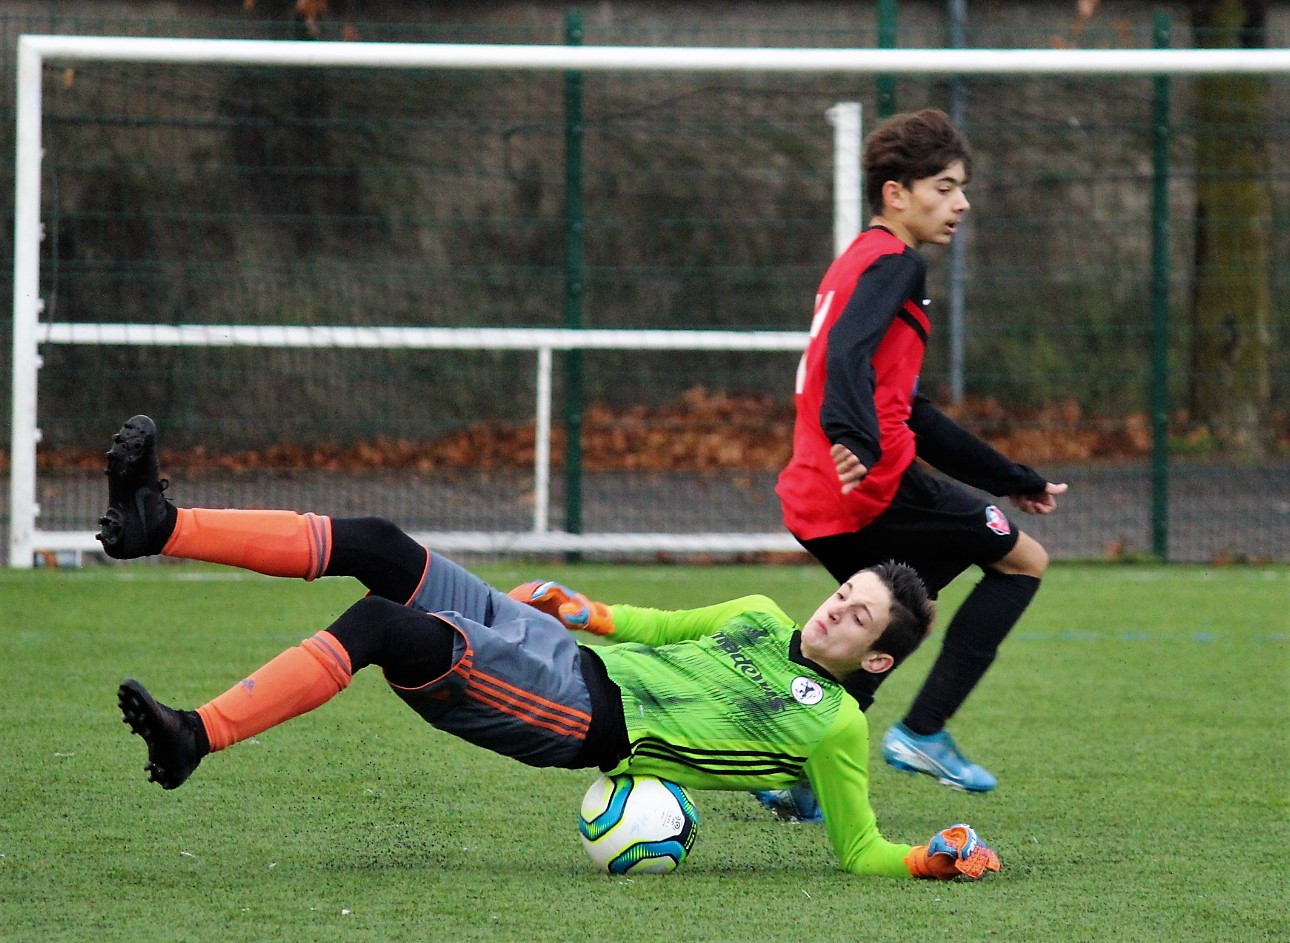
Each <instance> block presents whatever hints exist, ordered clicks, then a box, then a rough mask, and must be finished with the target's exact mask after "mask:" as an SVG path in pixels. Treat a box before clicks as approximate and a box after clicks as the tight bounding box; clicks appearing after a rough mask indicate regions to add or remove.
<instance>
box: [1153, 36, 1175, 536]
mask: <svg viewBox="0 0 1290 943" xmlns="http://www.w3.org/2000/svg"><path fill="white" fill-rule="evenodd" d="M1171 36H1172V21H1171V20H1170V18H1169V15H1168V14H1167V13H1165V12H1163V11H1159V12H1157V13H1156V18H1155V45H1156V46H1157V48H1168V47H1169V44H1170V40H1171ZM1169 101H1170V79H1169V77H1168V76H1167V75H1158V76H1156V78H1155V80H1154V94H1153V96H1152V103H1151V138H1152V144H1153V148H1152V158H1151V552H1152V553H1153V554H1154V555H1155V556H1156V557H1158V558H1159V559H1161V560H1168V559H1169V137H1170V127H1169Z"/></svg>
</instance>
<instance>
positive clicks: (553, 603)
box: [506, 580, 614, 635]
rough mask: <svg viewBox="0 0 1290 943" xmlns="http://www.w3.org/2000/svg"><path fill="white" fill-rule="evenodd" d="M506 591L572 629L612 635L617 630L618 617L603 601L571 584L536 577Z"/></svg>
mask: <svg viewBox="0 0 1290 943" xmlns="http://www.w3.org/2000/svg"><path fill="white" fill-rule="evenodd" d="M506 595H508V596H510V597H511V598H512V599H514V600H516V601H517V602H522V603H527V604H528V605H530V606H532V607H533V608H534V609H539V610H541V611H542V612H545V613H546V614H547V615H549V616H555V617H556V618H557V619H559V620H560V621H561V622H562V623H563V624H564V627H565V628H566V629H568V630H569V631H570V632H578V631H582V632H590V633H591V634H592V635H609V634H610V633H611V632H613V631H614V617H613V615H611V614H610V612H609V607H608V606H606V605H605V604H604V603H603V602H595V601H594V600H591V599H588V598H587V597H586V596H584V595H582V593H575V592H574V591H573V590H571V589H570V588H569V587H567V586H561V585H560V584H559V583H553V582H551V581H550V580H532V581H530V582H528V583H524V584H522V585H520V586H516V587H515V588H514V589H513V590H511V591H510V592H509V593H507V594H506Z"/></svg>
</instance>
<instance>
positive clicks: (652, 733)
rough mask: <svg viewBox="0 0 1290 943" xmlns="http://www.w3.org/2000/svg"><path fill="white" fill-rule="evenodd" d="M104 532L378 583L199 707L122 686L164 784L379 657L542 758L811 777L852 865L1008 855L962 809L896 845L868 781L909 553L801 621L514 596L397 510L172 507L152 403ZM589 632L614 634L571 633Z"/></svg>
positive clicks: (499, 746)
mask: <svg viewBox="0 0 1290 943" xmlns="http://www.w3.org/2000/svg"><path fill="white" fill-rule="evenodd" d="M107 472H108V509H107V512H106V513H105V515H104V517H103V519H102V520H101V522H100V523H101V526H102V529H101V530H100V533H99V539H100V540H101V541H102V543H103V547H104V550H105V551H106V552H107V553H108V554H109V555H111V556H113V557H117V558H123V559H124V558H132V557H139V556H146V555H150V554H158V553H160V554H163V555H166V556H171V557H179V558H184V559H195V560H207V561H211V562H217V563H224V564H228V565H232V566H240V567H244V568H247V569H252V570H256V571H257V572H261V573H267V574H271V575H275V576H296V577H301V578H304V579H313V578H316V577H319V576H342V575H345V576H354V577H356V578H358V579H359V580H360V581H361V582H362V583H363V584H364V585H365V586H366V587H367V589H368V590H369V595H368V596H366V597H365V598H363V599H360V600H359V601H358V602H356V603H354V605H352V606H351V607H350V608H349V609H348V610H346V611H345V612H344V613H343V614H342V615H341V616H340V617H339V618H338V619H337V620H336V621H335V622H333V623H332V624H331V625H330V626H329V627H328V628H326V629H324V630H322V631H320V632H318V633H317V634H315V635H314V636H312V637H311V638H308V639H305V640H304V641H303V642H302V643H301V644H300V645H297V646H294V647H292V648H289V649H287V650H286V651H284V652H282V653H281V654H279V655H278V656H277V657H275V658H273V659H272V660H270V661H269V662H267V663H266V664H264V665H263V666H262V667H260V668H259V669H257V670H256V671H255V672H253V673H252V674H251V675H250V676H248V677H247V678H244V679H243V680H241V681H239V682H238V683H237V684H234V685H233V686H232V687H231V688H229V689H228V690H226V691H225V692H224V693H222V694H220V695H218V696H217V697H215V698H214V699H212V700H211V701H209V702H207V703H206V704H204V705H202V706H200V707H198V708H197V709H196V710H195V711H180V710H175V709H173V708H170V707H167V706H166V705H164V704H162V703H160V702H158V701H157V700H156V699H155V698H153V697H152V695H151V694H149V692H148V691H147V690H146V689H145V688H144V687H143V685H142V684H140V683H139V682H138V681H135V680H127V681H125V682H124V683H122V684H121V686H120V688H119V689H118V703H119V704H120V707H121V711H122V714H123V717H124V720H125V722H126V723H127V724H128V725H129V726H130V728H131V730H132V731H133V732H134V733H136V734H138V735H139V736H140V737H142V738H143V740H144V741H145V743H146V744H147V748H148V763H147V766H146V767H145V768H146V769H147V771H148V772H149V774H150V778H151V779H152V780H153V781H155V782H157V783H159V784H160V785H161V786H162V787H163V788H166V789H174V788H176V787H178V786H180V785H182V784H183V783H184V782H185V780H187V779H188V777H189V776H191V775H192V773H193V772H194V770H195V769H196V768H197V766H198V764H199V763H200V762H201V761H202V759H203V758H204V757H205V756H206V755H207V754H209V753H212V752H215V751H219V750H223V749H225V748H227V747H230V746H232V745H233V744H235V743H238V742H240V741H243V740H246V739H248V738H250V737H253V736H255V735H257V734H260V733H262V732H264V731H265V730H268V729H269V728H271V727H274V726H276V725H278V724H281V723H283V722H285V721H287V720H289V719H291V718H292V717H296V716H299V715H300V714H303V713H305V712H307V711H311V710H314V709H315V708H317V707H320V706H321V705H322V704H324V703H325V702H327V701H329V700H330V699H331V698H332V697H334V696H335V695H337V694H338V693H340V692H341V691H342V690H344V689H345V688H346V687H347V686H348V685H349V683H350V681H351V679H352V677H353V674H354V672H356V671H358V670H360V669H362V668H364V667H366V666H368V665H379V666H380V667H381V668H382V670H383V671H384V675H385V679H386V681H387V682H388V684H389V685H390V687H391V688H392V689H393V691H394V692H395V693H396V694H397V695H398V696H399V697H400V698H401V699H402V700H403V701H404V702H405V703H406V704H407V705H408V706H409V707H410V708H412V709H413V710H414V711H416V712H417V713H418V714H420V715H421V716H422V717H423V718H424V719H425V720H426V721H428V722H429V723H430V724H432V725H433V726H435V727H437V728H439V729H440V730H444V731H446V732H448V733H451V734H454V735H456V736H459V737H461V738H463V739H465V740H467V741H469V742H471V743H474V744H476V745H479V746H482V747H486V748H488V749H490V750H493V751H494V752H497V753H500V754H502V755H505V756H510V757H513V758H515V759H518V760H520V761H521V762H524V763H527V764H529V765H531V766H552V767H563V768H569V769H581V768H587V767H597V768H599V769H600V770H602V771H604V772H607V773H612V774H621V773H633V774H641V775H652V776H658V777H661V778H664V779H669V780H672V781H674V782H677V783H680V784H681V785H683V786H688V787H691V788H695V789H735V790H747V789H774V788H782V787H785V786H788V785H790V784H792V783H795V782H798V781H799V780H800V779H802V778H803V777H805V778H806V779H808V780H809V781H810V783H811V784H812V786H813V787H814V789H815V793H816V795H817V797H818V799H819V802H820V804H821V806H822V807H823V809H824V813H825V821H826V829H827V831H828V835H829V839H830V841H831V842H832V844H833V847H834V849H835V851H836V852H837V855H838V859H839V861H840V863H841V864H842V866H843V867H844V868H845V869H846V870H848V871H851V872H855V873H859V874H879V875H889V876H906V877H908V876H915V877H924V878H938V879H952V878H957V877H967V878H979V877H981V876H982V875H983V874H984V873H985V872H986V871H997V870H998V869H999V860H998V856H997V855H996V854H995V853H994V852H993V851H991V850H990V849H989V848H988V847H987V846H986V845H985V844H984V843H982V842H981V841H980V840H979V839H978V838H977V836H976V834H975V832H973V831H972V829H971V828H969V827H968V826H966V825H957V826H952V827H951V828H948V829H944V830H943V831H941V832H938V833H937V834H935V835H933V836H932V839H931V840H930V841H929V842H928V843H927V844H925V845H919V846H917V847H911V846H909V845H904V844H895V843H892V842H888V841H887V840H886V839H884V838H883V837H882V835H881V834H880V833H879V831H878V828H877V825H876V820H875V816H874V813H873V810H872V808H871V807H870V804H869V795H868V792H869V790H868V771H867V762H868V752H869V739H868V727H867V724H866V723H865V718H864V715H863V714H862V713H861V712H860V709H859V706H858V705H857V703H856V701H855V700H854V698H852V697H851V696H850V695H849V694H847V693H846V691H845V689H844V688H843V686H842V681H843V679H845V678H847V677H848V676H849V675H851V674H853V673H854V672H857V671H870V672H882V671H886V670H887V669H889V668H890V667H891V664H892V662H893V660H896V659H900V658H903V657H905V656H906V655H908V654H909V653H910V652H911V651H913V649H914V648H916V647H917V646H918V644H919V643H920V642H921V641H922V639H923V638H924V637H925V636H926V634H927V631H928V627H929V624H930V621H931V607H930V606H929V604H928V600H927V594H926V591H925V589H924V587H923V584H922V582H921V581H920V580H919V578H918V577H917V575H916V574H915V573H914V571H913V570H911V569H910V568H908V567H906V566H903V565H900V564H895V563H887V564H882V565H879V566H875V567H872V568H869V569H866V570H862V571H860V572H858V573H856V574H855V575H854V576H852V577H851V578H850V579H849V580H847V581H846V582H845V583H843V584H842V585H841V587H840V588H839V589H838V590H837V592H835V593H833V594H832V595H831V596H830V597H829V598H828V599H826V600H825V601H824V602H823V603H821V605H820V607H819V608H818V609H817V610H816V612H815V613H814V614H813V615H812V616H811V617H810V619H808V620H807V621H806V623H805V624H804V625H803V626H802V627H800V628H799V627H798V626H796V625H795V624H794V623H793V621H792V620H791V619H790V618H789V617H788V616H787V615H785V614H784V612H783V611H782V610H781V609H780V608H779V607H778V606H777V605H776V604H775V603H774V602H772V601H771V600H770V599H767V598H766V597H764V596H747V597H743V598H741V599H736V600H731V601H729V602H724V603H720V604H718V605H714V606H707V607H704V608H700V609H691V610H685V611H679V612H665V611H660V610H654V609H644V608H638V607H634V606H628V605H615V606H605V605H604V604H602V603H593V602H591V601H589V600H587V599H586V598H585V597H583V596H581V595H579V594H577V593H574V592H572V591H570V590H567V589H565V588H564V587H562V586H560V585H558V584H555V583H549V582H548V583H529V584H525V585H524V586H521V587H517V588H516V589H515V590H512V592H511V593H510V594H509V595H508V594H506V593H502V592H500V591H498V590H496V589H494V588H493V587H491V586H489V585H488V584H487V583H485V582H484V581H483V580H481V579H479V578H478V577H476V576H474V575H473V574H471V573H469V572H467V571H466V570H465V569H463V568H462V567H460V566H458V565H456V564H455V563H453V562H451V561H450V560H448V559H446V558H444V557H442V556H440V555H438V554H436V553H433V552H431V551H429V550H427V549H426V548H424V547H422V546H420V545H419V544H417V543H416V542H415V541H413V540H412V539H411V538H410V537H408V536H407V535H406V534H404V533H403V532H402V531H401V530H400V529H399V528H398V527H396V526H395V525H394V524H392V523H390V522H389V521H385V520H382V519H379V518H337V519H332V518H330V517H325V516H319V515H314V514H297V513H296V512H294V511H258V510H251V511H242V510H230V509H201V508H178V507H176V506H175V505H174V504H172V503H171V502H170V501H169V500H167V498H166V497H165V496H164V494H163V491H164V489H165V487H166V486H165V484H163V482H162V481H161V479H160V477H159V474H158V466H157V460H156V427H155V425H154V424H153V423H152V421H151V420H150V419H148V418H147V417H144V416H136V417H134V419H131V420H129V421H128V422H127V423H126V425H125V426H124V427H123V428H122V430H121V431H120V432H119V433H118V434H117V435H116V436H115V437H114V439H113V445H112V450H111V451H110V452H109V453H108V469H107ZM571 629H586V630H587V631H590V632H593V633H595V634H599V635H601V636H603V637H604V638H605V640H606V641H607V642H609V643H611V644H600V645H593V646H583V645H579V644H577V642H576V641H575V636H574V635H573V634H572V632H571V631H569V630H571Z"/></svg>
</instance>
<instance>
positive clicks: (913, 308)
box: [775, 227, 931, 540]
mask: <svg viewBox="0 0 1290 943" xmlns="http://www.w3.org/2000/svg"><path fill="white" fill-rule="evenodd" d="M926 274H927V265H926V263H925V262H924V261H923V257H922V256H921V255H919V254H918V253H917V252H915V251H914V250H913V249H911V248H910V247H909V246H907V245H905V243H903V242H902V241H901V240H899V239H897V238H896V237H895V236H894V235H892V233H891V232H889V231H888V230H886V229H883V228H881V227H874V228H871V229H867V230H865V231H864V232H862V233H861V234H860V235H859V236H858V237H857V238H856V240H855V241H854V242H852V243H851V245H850V246H849V247H848V248H847V250H846V251H845V252H843V253H842V255H840V256H838V258H837V259H836V260H835V261H834V263H833V264H832V265H831V266H830V267H829V270H828V271H827V272H826V273H825V274H824V279H823V280H822V281H821V282H820V287H819V291H818V293H817V294H816V296H815V318H814V320H813V321H812V322H811V339H810V342H809V343H808V345H807V348H806V352H805V353H804V354H803V355H802V361H801V363H800V365H799V366H798V370H797V386H796V406H797V420H796V424H795V426H794V430H793V457H792V459H791V460H790V462H789V464H788V467H787V468H785V469H784V471H783V472H781V473H780V476H779V483H778V485H777V486H776V488H775V491H776V493H777V494H778V495H779V497H780V501H781V503H782V505H783V510H784V523H785V525H786V526H787V527H788V529H789V530H790V531H791V532H792V533H793V534H795V535H796V536H798V537H801V538H803V539H807V540H809V539H811V538H813V537H825V536H828V535H830V534H840V533H846V532H849V531H856V530H859V529H860V528H862V527H864V526H865V525H866V524H868V523H869V522H870V521H872V520H873V519H874V518H875V517H877V516H878V515H879V514H881V513H882V511H883V510H884V509H885V508H886V507H887V505H888V504H890V503H891V499H892V497H893V496H894V495H895V494H896V489H897V488H898V487H899V485H900V477H901V475H903V474H904V472H905V469H906V468H908V467H909V465H910V463H911V462H912V461H913V460H914V454H915V443H914V433H913V431H912V430H911V429H910V428H909V425H908V419H909V414H910V409H911V407H912V404H913V400H914V395H915V393H916V391H917V388H918V375H919V372H920V371H921V370H922V367H923V351H924V350H925V348H926V346H927V339H928V336H929V335H930V333H931V324H930V322H929V321H928V319H927V313H926V311H925V310H924V308H925V305H926V304H927V302H926V300H925V298H924V294H925V292H924V287H925V282H926ZM835 442H837V443H841V444H842V445H845V446H846V447H847V448H849V449H850V450H851V451H852V452H853V453H854V454H855V456H856V458H858V459H859V460H860V461H861V462H863V463H864V464H865V465H866V466H867V467H868V469H869V473H868V475H866V476H865V479H864V481H862V482H861V483H860V486H859V487H858V488H856V489H855V490H854V491H852V492H851V493H850V494H847V495H843V494H842V493H841V485H840V484H839V482H838V474H837V470H836V469H835V467H834V464H833V459H832V457H831V456H830V454H829V449H830V447H831V446H832V444H833V443H835Z"/></svg>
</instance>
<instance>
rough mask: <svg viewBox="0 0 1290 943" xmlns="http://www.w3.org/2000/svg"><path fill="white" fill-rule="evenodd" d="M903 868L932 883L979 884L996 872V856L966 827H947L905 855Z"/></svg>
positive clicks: (997, 862) (974, 832)
mask: <svg viewBox="0 0 1290 943" xmlns="http://www.w3.org/2000/svg"><path fill="white" fill-rule="evenodd" d="M905 867H907V868H909V873H910V874H912V875H913V876H914V877H916V878H930V879H932V880H935V881H955V880H964V881H979V880H980V879H981V878H982V877H984V876H985V873H986V872H987V871H998V870H999V856H998V855H997V854H995V853H994V851H993V850H992V849H991V848H990V847H989V846H987V845H986V843H985V842H983V841H981V839H980V838H979V837H978V836H977V833H976V831H975V830H974V829H973V828H972V827H971V826H970V825H962V824H960V825H951V826H950V827H949V828H946V829H942V830H941V831H939V832H937V833H936V834H935V835H933V836H932V840H931V841H929V842H928V843H927V844H926V845H919V846H918V847H917V848H915V849H913V850H912V851H911V852H910V853H909V854H907V855H906V856H905Z"/></svg>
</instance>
